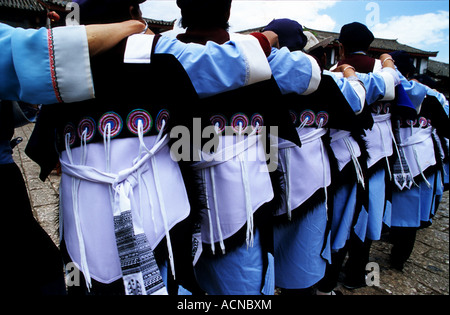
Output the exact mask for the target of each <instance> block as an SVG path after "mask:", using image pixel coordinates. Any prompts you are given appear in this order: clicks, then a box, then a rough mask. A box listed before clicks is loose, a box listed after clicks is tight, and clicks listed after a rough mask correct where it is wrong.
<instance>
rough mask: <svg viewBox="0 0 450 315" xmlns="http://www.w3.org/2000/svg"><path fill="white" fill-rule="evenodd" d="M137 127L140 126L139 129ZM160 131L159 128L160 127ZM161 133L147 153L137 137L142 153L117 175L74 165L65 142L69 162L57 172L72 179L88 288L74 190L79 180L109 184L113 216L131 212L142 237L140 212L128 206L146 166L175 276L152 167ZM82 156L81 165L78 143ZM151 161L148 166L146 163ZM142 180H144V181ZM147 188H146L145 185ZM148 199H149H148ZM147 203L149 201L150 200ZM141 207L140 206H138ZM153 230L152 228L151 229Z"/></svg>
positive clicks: (82, 246) (82, 256) (155, 170)
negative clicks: (156, 200)
mask: <svg viewBox="0 0 450 315" xmlns="http://www.w3.org/2000/svg"><path fill="white" fill-rule="evenodd" d="M140 127H141V126H140ZM162 129H163V128H162ZM105 134H107V130H106V131H105ZM160 137H161V134H160V135H159V136H158V138H157V140H156V142H155V145H154V146H153V147H152V149H151V150H148V149H147V148H146V147H145V144H144V143H143V136H142V134H139V139H140V141H141V149H143V151H145V152H141V153H140V154H139V156H138V157H137V158H136V159H135V160H134V161H133V166H132V167H130V168H127V169H124V170H122V171H120V172H118V173H117V174H115V173H111V172H108V171H106V172H103V171H100V170H98V169H96V168H94V167H91V166H86V165H76V164H74V163H73V159H72V153H71V149H70V147H69V146H68V144H67V142H68V141H67V140H66V151H67V155H68V158H69V163H67V162H66V161H64V160H63V159H60V162H61V170H62V172H63V173H64V174H66V175H68V176H70V177H71V178H72V194H73V212H74V220H75V225H76V231H77V237H78V242H79V248H80V260H81V267H82V270H83V273H84V275H85V278H86V282H87V285H88V288H89V287H90V285H91V277H90V273H89V267H88V264H87V258H86V250H85V244H84V238H83V235H82V231H81V223H80V218H79V207H78V201H77V198H76V196H78V191H77V190H78V189H79V184H80V181H82V180H84V181H90V182H94V183H100V184H107V185H109V189H110V202H111V207H112V209H113V212H114V213H113V214H114V216H117V215H120V213H121V209H131V210H132V217H133V226H134V230H135V232H136V234H143V233H144V229H143V222H142V219H141V218H142V215H141V213H140V209H139V208H138V207H131V206H130V205H133V204H136V203H135V201H134V196H133V187H136V186H139V195H141V186H142V185H141V174H142V173H144V172H145V171H146V170H148V169H149V168H150V165H151V167H152V170H153V176H154V181H155V186H156V192H157V197H158V199H159V202H160V209H161V216H162V219H163V224H164V229H165V234H166V240H167V246H168V251H169V260H170V264H171V268H172V273H173V275H174V277H175V269H174V262H173V254H172V246H171V241H170V235H169V227H168V220H167V213H166V209H165V206H164V198H163V197H162V191H161V184H160V178H159V175H158V168H157V167H156V160H155V155H156V154H157V153H158V152H159V151H160V150H161V149H162V148H164V147H165V146H166V145H167V144H168V142H169V138H168V136H167V134H166V135H165V136H164V137H163V138H162V139H160ZM81 148H82V151H83V153H82V156H83V160H84V161H81V163H82V164H84V163H85V159H86V152H85V151H86V143H84V144H82V146H81ZM109 150H110V139H109V137H106V136H105V151H106V152H105V153H106V156H107V170H108V169H109V168H110V162H109V161H110V157H109V155H110V152H108V151H109ZM149 161H150V162H151V164H149V163H147V162H149ZM144 181H145V180H144ZM146 186H147V187H148V185H147V184H146ZM148 197H149V198H151V196H148ZM150 203H151V201H150ZM140 204H141V203H140ZM152 217H153V218H154V215H153V207H152ZM155 229H156V226H155Z"/></svg>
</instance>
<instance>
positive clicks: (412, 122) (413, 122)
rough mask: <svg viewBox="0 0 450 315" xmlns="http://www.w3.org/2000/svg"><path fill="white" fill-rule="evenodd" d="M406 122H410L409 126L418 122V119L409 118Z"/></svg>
mask: <svg viewBox="0 0 450 315" xmlns="http://www.w3.org/2000/svg"><path fill="white" fill-rule="evenodd" d="M406 123H407V124H408V126H414V125H415V124H417V119H416V120H407V121H406Z"/></svg>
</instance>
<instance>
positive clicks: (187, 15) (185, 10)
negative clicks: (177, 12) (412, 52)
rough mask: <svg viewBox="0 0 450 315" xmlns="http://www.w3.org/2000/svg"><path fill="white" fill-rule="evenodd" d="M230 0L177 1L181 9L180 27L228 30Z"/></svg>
mask: <svg viewBox="0 0 450 315" xmlns="http://www.w3.org/2000/svg"><path fill="white" fill-rule="evenodd" d="M231 1H232V0H177V5H178V7H179V8H180V9H181V21H180V23H181V26H182V27H183V28H188V27H220V28H223V29H225V30H228V28H229V27H230V25H229V24H228V19H229V17H230V15H229V13H230V8H231Z"/></svg>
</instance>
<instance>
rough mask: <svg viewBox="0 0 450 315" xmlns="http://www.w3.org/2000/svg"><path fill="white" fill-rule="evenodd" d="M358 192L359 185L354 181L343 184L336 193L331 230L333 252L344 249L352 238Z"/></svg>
mask: <svg viewBox="0 0 450 315" xmlns="http://www.w3.org/2000/svg"><path fill="white" fill-rule="evenodd" d="M356 192H357V186H356V183H354V184H347V185H343V186H341V187H340V188H339V189H338V191H337V192H336V194H335V195H334V201H333V217H332V218H331V231H330V237H331V250H332V251H333V252H334V251H338V250H340V249H342V248H343V247H344V246H345V243H346V242H347V240H348V239H349V238H350V232H351V228H352V224H353V217H354V215H355V209H356Z"/></svg>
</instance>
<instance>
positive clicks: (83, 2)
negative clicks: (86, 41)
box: [72, 0, 145, 24]
mask: <svg viewBox="0 0 450 315" xmlns="http://www.w3.org/2000/svg"><path fill="white" fill-rule="evenodd" d="M72 2H76V3H78V5H79V6H80V19H81V23H82V24H85V23H104V22H116V18H117V17H121V16H124V15H128V8H129V7H130V5H137V4H140V3H142V2H145V0H73V1H72Z"/></svg>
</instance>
